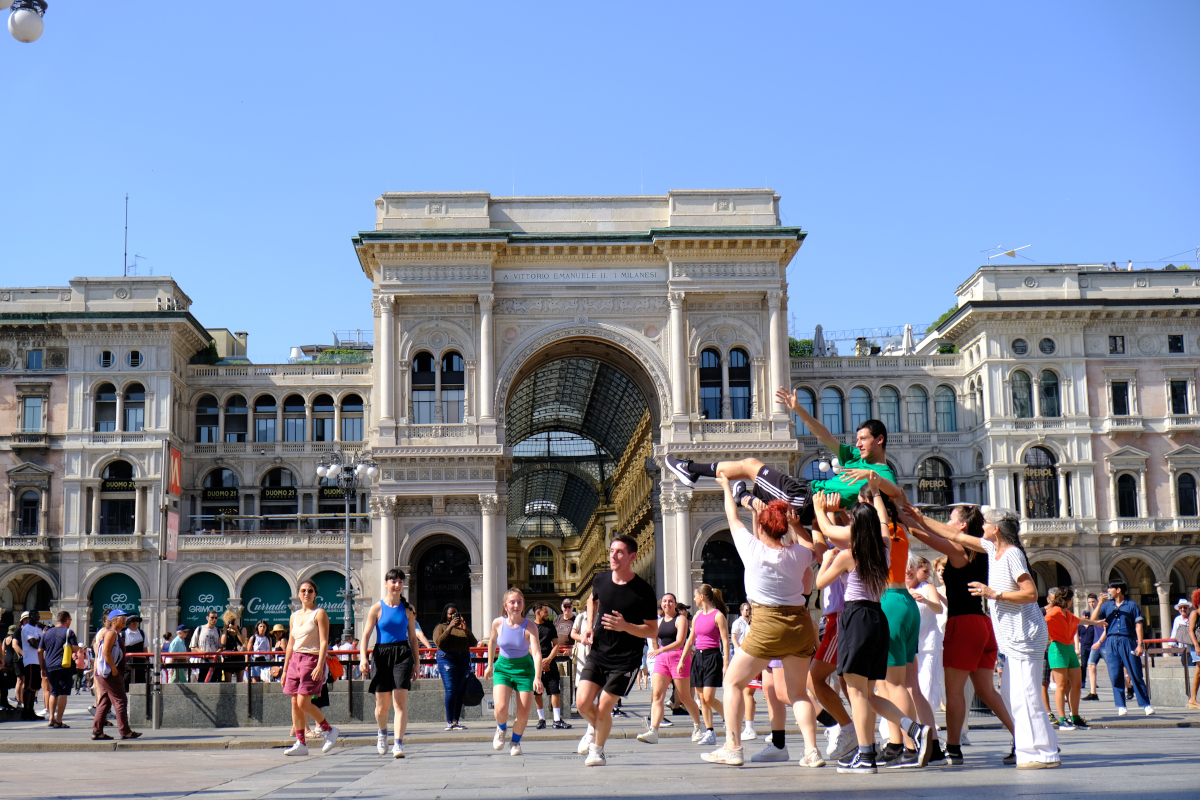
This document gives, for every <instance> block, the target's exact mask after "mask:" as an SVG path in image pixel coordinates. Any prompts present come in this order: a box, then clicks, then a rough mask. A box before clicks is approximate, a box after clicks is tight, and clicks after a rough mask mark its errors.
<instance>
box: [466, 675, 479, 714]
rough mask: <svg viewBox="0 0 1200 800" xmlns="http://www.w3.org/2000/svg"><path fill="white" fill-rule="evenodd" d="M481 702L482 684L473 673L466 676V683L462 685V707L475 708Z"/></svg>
mask: <svg viewBox="0 0 1200 800" xmlns="http://www.w3.org/2000/svg"><path fill="white" fill-rule="evenodd" d="M482 702H483V684H482V683H480V682H479V678H476V677H475V675H474V673H472V674H470V675H468V676H467V680H466V682H465V683H464V684H463V705H464V706H477V705H479V704H480V703H482Z"/></svg>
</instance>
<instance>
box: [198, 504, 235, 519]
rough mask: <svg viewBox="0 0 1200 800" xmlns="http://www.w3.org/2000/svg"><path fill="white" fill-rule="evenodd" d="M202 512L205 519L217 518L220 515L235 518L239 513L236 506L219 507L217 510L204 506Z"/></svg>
mask: <svg viewBox="0 0 1200 800" xmlns="http://www.w3.org/2000/svg"><path fill="white" fill-rule="evenodd" d="M203 510H204V516H206V517H217V516H220V515H221V514H229V515H230V516H234V517H236V516H237V515H238V514H240V513H241V512H240V511H238V510H237V507H236V506H220V507H217V508H214V507H213V506H205V507H204V509H203Z"/></svg>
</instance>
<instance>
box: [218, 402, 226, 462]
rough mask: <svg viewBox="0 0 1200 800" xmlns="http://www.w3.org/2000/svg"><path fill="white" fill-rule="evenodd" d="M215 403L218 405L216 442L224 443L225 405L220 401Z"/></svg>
mask: <svg viewBox="0 0 1200 800" xmlns="http://www.w3.org/2000/svg"><path fill="white" fill-rule="evenodd" d="M217 402H218V403H219V405H218V406H217V441H218V442H223V441H225V404H224V403H223V402H221V401H217ZM218 452H219V451H218Z"/></svg>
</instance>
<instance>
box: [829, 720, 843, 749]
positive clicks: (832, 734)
mask: <svg viewBox="0 0 1200 800" xmlns="http://www.w3.org/2000/svg"><path fill="white" fill-rule="evenodd" d="M841 730H842V726H841V725H830V726H829V727H828V728H826V729H825V755H827V756H832V755H833V748H834V745H835V744H836V743H837V737H838V734H839V733H841Z"/></svg>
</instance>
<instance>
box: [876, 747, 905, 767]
mask: <svg viewBox="0 0 1200 800" xmlns="http://www.w3.org/2000/svg"><path fill="white" fill-rule="evenodd" d="M903 752H904V746H903V745H899V744H892V743H891V742H888V743H887V744H886V745H884V746H883V752H882V753H880V754H879V758H878V761H879V765H880V766H882V767H889V766H891V764H892V762H893V761H895V760H896V759H897V758H899V757H900V755H901V754H902V753H903Z"/></svg>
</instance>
